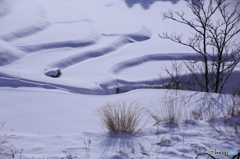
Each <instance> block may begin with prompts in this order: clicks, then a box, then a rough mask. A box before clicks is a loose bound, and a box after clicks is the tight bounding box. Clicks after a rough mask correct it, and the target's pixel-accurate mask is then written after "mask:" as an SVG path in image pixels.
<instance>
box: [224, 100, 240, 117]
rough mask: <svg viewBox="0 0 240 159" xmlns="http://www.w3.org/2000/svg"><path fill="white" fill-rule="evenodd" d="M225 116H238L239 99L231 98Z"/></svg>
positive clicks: (239, 108) (239, 113)
mask: <svg viewBox="0 0 240 159" xmlns="http://www.w3.org/2000/svg"><path fill="white" fill-rule="evenodd" d="M227 115H230V116H232V117H236V116H240V97H232V104H231V105H230V107H229V108H228V110H227Z"/></svg>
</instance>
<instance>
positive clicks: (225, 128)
mask: <svg viewBox="0 0 240 159" xmlns="http://www.w3.org/2000/svg"><path fill="white" fill-rule="evenodd" d="M239 119H240V118H239V117H230V118H227V117H224V118H223V121H222V122H216V123H215V124H210V126H211V127H212V128H213V129H214V130H215V131H216V132H217V133H219V134H220V135H221V136H225V137H227V138H233V139H235V140H238V141H240V121H239Z"/></svg>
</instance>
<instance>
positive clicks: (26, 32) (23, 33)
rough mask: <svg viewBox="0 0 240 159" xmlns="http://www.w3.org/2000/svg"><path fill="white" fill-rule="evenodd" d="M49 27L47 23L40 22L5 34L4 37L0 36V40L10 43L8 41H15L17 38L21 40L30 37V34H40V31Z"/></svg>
mask: <svg viewBox="0 0 240 159" xmlns="http://www.w3.org/2000/svg"><path fill="white" fill-rule="evenodd" d="M49 26H50V23H49V22H47V21H43V20H40V21H39V22H37V23H36V24H33V25H31V26H28V27H26V28H23V29H20V30H17V31H14V32H11V33H9V34H6V35H2V36H0V39H2V40H4V41H9V42H10V41H13V40H16V39H19V38H23V37H27V36H30V35H32V34H36V33H37V32H40V31H42V30H44V29H46V28H47V27H49Z"/></svg>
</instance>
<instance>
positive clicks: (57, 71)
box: [45, 68, 62, 78]
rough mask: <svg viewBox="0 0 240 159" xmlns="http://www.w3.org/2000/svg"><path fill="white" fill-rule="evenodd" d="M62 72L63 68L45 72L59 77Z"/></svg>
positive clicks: (47, 74)
mask: <svg viewBox="0 0 240 159" xmlns="http://www.w3.org/2000/svg"><path fill="white" fill-rule="evenodd" d="M61 74H62V72H61V70H60V69H59V68H53V69H51V70H49V71H47V72H46V73H45V75H46V76H49V77H53V78H58V77H60V76H61Z"/></svg>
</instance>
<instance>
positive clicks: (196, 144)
mask: <svg viewBox="0 0 240 159" xmlns="http://www.w3.org/2000/svg"><path fill="white" fill-rule="evenodd" d="M170 8H171V9H174V10H184V11H185V12H186V15H187V16H190V17H191V14H190V12H189V10H188V8H187V7H186V5H185V2H184V1H183V0H149V1H148V0H146V1H144V0H17V1H16V0H0V108H1V111H0V122H4V121H6V124H5V127H4V129H3V130H0V133H1V131H2V132H8V130H10V129H14V131H13V132H9V133H10V134H11V133H12V134H15V135H16V136H15V137H14V138H13V139H12V140H10V141H9V142H10V143H12V144H13V145H14V147H15V148H17V149H20V148H23V149H24V151H23V152H22V154H23V156H22V157H26V158H32V157H36V158H38V157H39V158H41V157H43V156H44V157H45V158H47V157H49V159H59V158H61V157H65V156H66V154H64V153H63V152H62V150H65V151H67V152H69V153H71V154H72V155H75V154H77V155H78V157H79V158H86V146H85V145H84V143H83V142H84V141H87V140H88V139H91V145H90V149H89V150H90V151H89V154H90V157H89V158H96V159H97V158H112V159H120V158H127V156H126V155H125V156H124V153H127V154H128V155H129V156H128V157H129V158H174V159H175V158H176V159H178V158H183V159H185V158H195V157H196V155H197V154H198V153H200V152H207V153H209V152H210V151H212V150H216V151H237V150H238V149H239V142H240V141H239V140H235V139H232V138H227V137H224V136H221V134H218V133H217V132H216V131H214V130H213V128H211V126H209V123H211V122H213V121H211V122H209V115H208V117H206V118H205V117H204V119H202V120H193V119H192V118H191V117H190V115H187V114H190V112H191V111H192V110H196V109H199V108H200V107H201V110H202V111H203V112H205V111H207V110H204V109H207V107H208V106H209V105H213V107H212V110H211V112H213V114H212V115H213V116H214V117H215V118H216V119H215V120H216V121H218V122H221V121H222V120H223V114H222V112H226V110H227V108H228V107H229V106H230V105H231V104H232V101H231V97H230V96H228V95H219V94H205V93H200V92H193V91H174V90H162V89H138V88H145V87H144V86H145V85H151V86H153V87H154V85H155V84H157V80H158V79H159V75H160V76H161V77H164V78H165V77H166V78H167V73H166V71H164V69H163V68H165V67H167V68H171V61H178V62H181V61H182V59H183V56H184V55H186V54H191V55H192V56H194V55H195V52H193V51H192V50H191V49H190V48H188V47H184V46H181V45H177V44H174V43H172V42H170V41H167V40H163V39H161V38H159V33H161V32H163V31H170V32H173V31H177V32H180V33H184V35H185V36H186V37H188V35H190V34H191V33H190V31H189V30H188V28H187V27H185V26H183V25H179V24H176V23H174V22H171V21H163V20H162V17H161V12H162V11H166V10H168V9H170ZM188 13H189V14H188ZM57 69H60V70H61V73H62V74H61V75H60V77H59V78H52V77H49V76H46V73H47V72H48V71H52V72H54V71H55V70H57ZM183 69H185V68H183ZM239 77H240V68H237V69H236V70H234V72H233V76H231V79H232V82H231V83H228V84H227V86H226V89H225V92H227V93H230V92H231V91H232V90H233V88H234V87H235V86H236V85H237V83H240V78H239ZM124 92H125V93H124ZM118 93H119V94H118ZM183 96H184V97H185V99H184V101H185V104H184V107H185V108H184V112H185V114H184V117H183V120H182V121H181V122H180V123H179V124H173V125H171V124H167V123H164V122H163V123H161V124H160V126H159V128H157V126H154V121H149V122H148V124H147V125H146V126H145V128H144V129H143V131H142V133H141V134H138V135H134V136H132V135H126V134H119V135H110V134H108V133H107V131H106V130H105V129H104V128H103V127H102V125H101V121H100V119H99V118H98V116H97V113H96V111H97V109H98V108H100V107H101V106H103V105H104V104H106V103H107V102H116V101H119V102H127V103H131V102H133V101H135V102H137V103H139V104H140V105H141V106H142V107H146V108H148V107H150V106H151V105H161V104H159V101H160V103H161V101H163V103H164V101H165V100H168V97H171V98H174V99H180V98H182V97H183ZM208 113H209V112H208V111H207V114H208ZM210 116H211V115H210ZM190 118H191V119H190ZM215 120H214V121H215ZM231 120H233V121H234V120H239V118H237V117H236V118H232V119H231ZM0 136H1V134H0ZM0 143H1V138H0ZM141 145H142V146H141ZM143 147H144V149H145V150H143ZM133 148H134V150H135V151H136V153H132V152H131V150H133ZM0 150H1V144H0ZM121 152H122V153H121ZM143 152H145V153H146V154H148V155H149V156H148V155H144V154H143ZM17 154H19V153H17ZM217 157H219V158H224V157H225V158H226V156H217ZM0 158H1V156H0Z"/></svg>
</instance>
